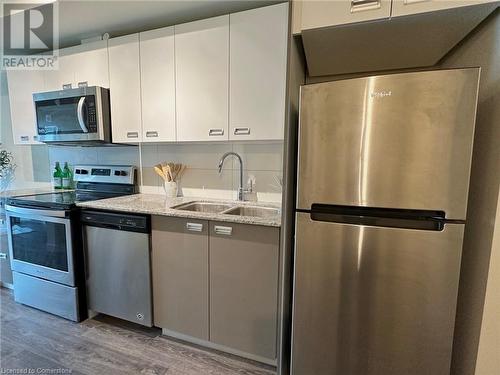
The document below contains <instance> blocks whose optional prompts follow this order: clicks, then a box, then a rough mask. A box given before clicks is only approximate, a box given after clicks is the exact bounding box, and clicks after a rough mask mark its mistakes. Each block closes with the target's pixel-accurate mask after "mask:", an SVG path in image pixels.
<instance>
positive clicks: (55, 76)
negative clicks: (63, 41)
mask: <svg viewBox="0 0 500 375" xmlns="http://www.w3.org/2000/svg"><path fill="white" fill-rule="evenodd" d="M69 52H70V51H67V50H61V51H59V58H58V67H57V69H54V70H45V71H44V72H43V75H44V80H45V87H44V88H43V89H42V90H40V91H58V90H62V89H64V88H69V86H71V88H75V87H77V85H76V84H75V65H76V61H75V56H74V55H72V54H70V53H69Z"/></svg>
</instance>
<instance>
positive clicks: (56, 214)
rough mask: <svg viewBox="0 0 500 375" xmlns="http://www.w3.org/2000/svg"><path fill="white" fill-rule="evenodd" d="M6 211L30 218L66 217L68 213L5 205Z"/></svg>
mask: <svg viewBox="0 0 500 375" xmlns="http://www.w3.org/2000/svg"><path fill="white" fill-rule="evenodd" d="M5 211H8V212H12V213H15V214H21V215H30V216H52V217H63V218H64V217H66V211H61V210H39V209H36V208H23V207H16V206H11V205H5Z"/></svg>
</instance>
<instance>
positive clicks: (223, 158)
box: [219, 151, 252, 201]
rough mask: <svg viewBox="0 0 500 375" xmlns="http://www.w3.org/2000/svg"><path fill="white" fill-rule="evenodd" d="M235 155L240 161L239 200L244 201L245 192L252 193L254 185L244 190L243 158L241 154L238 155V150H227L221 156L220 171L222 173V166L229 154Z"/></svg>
mask: <svg viewBox="0 0 500 375" xmlns="http://www.w3.org/2000/svg"><path fill="white" fill-rule="evenodd" d="M231 155H233V156H235V157H236V158H237V159H238V160H239V161H240V187H239V188H238V200H239V201H244V200H245V199H244V194H245V193H251V192H252V187H251V186H250V189H248V190H244V189H243V160H242V159H241V156H240V155H238V154H237V153H236V152H233V151H229V152H226V153H225V154H224V155H222V157H221V158H220V161H219V173H222V166H223V165H224V161H225V160H226V158H227V157H228V156H231Z"/></svg>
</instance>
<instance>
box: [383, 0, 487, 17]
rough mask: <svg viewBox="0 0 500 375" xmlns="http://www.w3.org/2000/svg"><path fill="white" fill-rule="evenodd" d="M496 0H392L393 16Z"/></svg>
mask: <svg viewBox="0 0 500 375" xmlns="http://www.w3.org/2000/svg"><path fill="white" fill-rule="evenodd" d="M495 1H496V0H455V1H453V0H448V1H443V0H392V16H393V17H397V16H406V15H410V14H417V13H425V12H433V11H436V10H444V9H450V8H458V7H462V6H468V5H478V4H485V3H492V2H495Z"/></svg>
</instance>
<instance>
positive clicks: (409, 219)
mask: <svg viewBox="0 0 500 375" xmlns="http://www.w3.org/2000/svg"><path fill="white" fill-rule="evenodd" d="M302 212H304V211H302ZM305 212H309V214H310V217H311V220H313V221H325V222H334V223H344V224H353V225H366V226H373V227H393V228H406V229H420V230H432V231H442V230H443V229H444V224H445V223H446V222H447V221H446V219H445V217H446V214H445V212H444V211H437V210H436V211H429V210H406V209H394V208H377V207H353V206H339V205H326V204H317V203H315V204H313V205H312V206H311V210H310V211H305Z"/></svg>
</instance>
